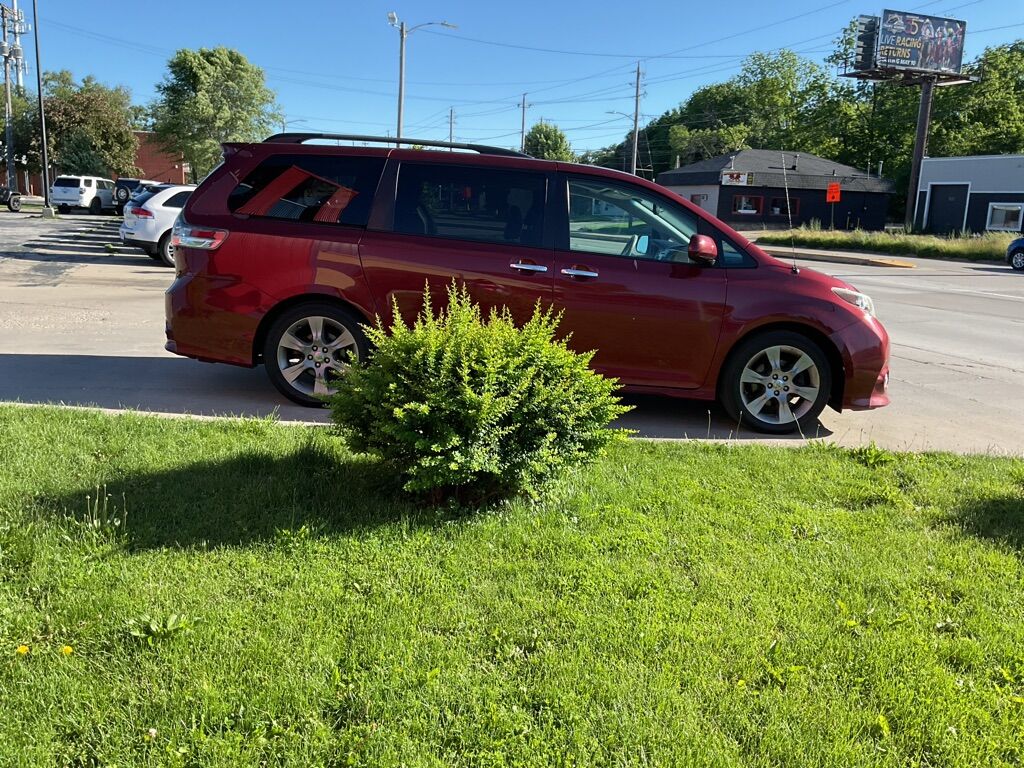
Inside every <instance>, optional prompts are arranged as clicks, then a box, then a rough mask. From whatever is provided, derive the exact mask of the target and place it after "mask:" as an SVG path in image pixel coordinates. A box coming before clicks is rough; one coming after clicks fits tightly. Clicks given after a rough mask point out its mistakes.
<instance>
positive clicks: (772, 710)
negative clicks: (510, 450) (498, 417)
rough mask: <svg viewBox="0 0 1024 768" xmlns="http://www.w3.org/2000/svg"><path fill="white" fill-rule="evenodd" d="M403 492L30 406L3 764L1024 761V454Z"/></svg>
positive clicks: (217, 427) (632, 457) (166, 431)
mask: <svg viewBox="0 0 1024 768" xmlns="http://www.w3.org/2000/svg"><path fill="white" fill-rule="evenodd" d="M97 485H99V486H101V487H102V486H104V485H105V486H106V494H109V498H108V499H107V501H106V504H107V509H106V512H105V513H104V511H103V504H100V506H99V509H93V510H92V512H91V513H88V514H87V509H89V507H90V504H87V501H86V496H87V495H92V496H95V490H94V489H95V488H96V486H97ZM396 498H397V497H396V494H395V490H394V483H393V481H392V480H391V478H389V477H388V476H387V475H386V474H385V473H384V472H382V471H381V470H380V469H379V468H378V467H376V466H374V465H373V464H371V463H369V462H367V461H365V460H363V459H361V458H358V457H353V456H351V455H349V454H348V453H347V452H346V450H345V448H344V447H343V445H342V444H340V442H339V441H338V440H336V439H335V438H333V437H331V436H330V433H328V432H327V431H326V430H324V429H312V428H310V429H307V428H292V427H284V426H279V425H276V424H274V423H272V422H269V421H232V422H200V421H184V420H181V421H169V420H157V419H150V418H144V417H139V416H132V415H128V416H119V417H111V416H105V415H102V414H99V413H91V412H74V411H64V410H57V409H37V408H19V407H0V702H2V707H0V710H2V712H3V716H2V717H0V765H3V766H17V767H18V768H25V767H26V766H43V765H46V766H50V765H83V766H92V765H114V764H117V765H120V766H148V765H182V766H186V765H189V766H191V765H195V766H199V765H201V766H239V765H295V766H319V765H331V766H341V765H366V766H397V765H409V766H421V765H422V766H428V765H429V766H445V765H472V766H513V765H514V766H523V765H530V766H556V765H637V766H640V765H643V766H672V765H684V766H685V765H716V766H717V765H721V766H729V765H736V766H740V765H742V766H844V767H845V766H857V765H891V766H904V765H931V766H957V767H959V766H980V765H1004V764H1006V765H1020V764H1021V762H1022V761H1024V569H1022V562H1021V558H1022V549H1021V548H1022V546H1024V462H1022V461H1021V460H1015V459H1000V458H988V457H974V458H965V457H958V456H952V455H893V454H889V453H885V452H882V451H874V450H867V449H862V450H860V451H845V450H840V449H834V448H829V447H823V446H815V447H810V448H804V449H799V450H790V449H772V448H766V447H756V446H754V447H739V446H729V445H725V446H723V445H712V444H697V443H691V444H666V443H653V442H641V441H633V442H630V443H629V444H626V445H622V446H619V447H616V448H615V449H614V450H613V451H612V452H611V453H610V454H609V455H608V456H606V457H605V458H604V459H603V460H602V461H601V462H600V463H599V464H597V465H596V466H595V467H593V468H591V469H589V470H587V471H586V473H584V474H582V475H580V476H578V477H572V478H567V479H566V480H565V481H564V482H563V483H562V484H561V485H559V486H558V487H557V488H555V489H554V491H553V493H552V495H551V497H550V498H549V499H547V500H546V501H545V502H543V503H540V504H534V505H531V504H528V503H514V504H510V505H508V506H505V507H502V508H499V509H492V510H490V511H485V512H471V511H466V510H457V509H447V510H444V511H426V510H423V509H418V508H416V507H415V506H412V505H410V504H407V503H404V502H401V501H396V500H395V499H396ZM92 503H94V502H92ZM125 515H126V522H124V523H123V524H120V525H115V524H114V523H113V520H114V519H120V518H121V517H123V516H125ZM174 615H179V616H181V617H184V618H180V619H175V618H172V617H173V616H174ZM151 729H153V730H151Z"/></svg>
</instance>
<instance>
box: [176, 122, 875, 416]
mask: <svg viewBox="0 0 1024 768" xmlns="http://www.w3.org/2000/svg"><path fill="white" fill-rule="evenodd" d="M338 138H346V139H351V138H353V137H343V136H341V135H336V134H306V135H298V136H297V135H295V134H290V135H289V134H281V135H278V136H272V137H270V138H269V139H267V140H266V141H264V142H262V143H253V144H225V145H224V162H223V164H222V165H221V166H220V167H219V168H218V169H217V170H215V171H214V172H213V173H211V174H210V176H208V177H207V178H206V179H205V180H204V181H203V182H202V184H200V185H199V187H198V188H197V189H196V191H195V192H193V194H192V196H191V197H190V198H189V201H188V203H187V204H186V206H185V208H184V210H183V211H182V214H181V216H180V217H179V219H178V221H177V222H176V223H175V227H174V238H173V243H174V247H175V253H174V257H175V261H176V266H177V272H176V279H175V281H174V283H173V284H172V285H171V286H170V288H168V290H167V294H166V316H167V328H166V330H167V345H166V346H167V349H168V350H170V351H171V352H175V353H177V354H179V355H185V356H188V357H194V358H198V359H200V360H206V361H214V362H226V363H233V364H235V365H242V366H250V367H251V366H255V365H257V364H260V363H262V364H263V365H264V366H265V368H266V370H267V373H268V374H269V376H270V379H271V381H272V382H273V383H274V385H275V386H276V387H277V388H278V389H279V390H280V391H281V392H282V393H283V394H284V395H285V396H287V397H289V398H291V399H292V400H294V401H295V402H298V403H302V404H307V405H318V404H320V403H321V399H320V398H321V397H322V396H323V395H326V394H328V393H329V392H330V391H331V386H332V379H333V378H334V377H335V376H338V375H343V374H344V371H345V370H346V367H347V366H348V365H349V364H350V363H351V362H352V361H353V360H360V359H363V358H364V356H365V355H366V354H367V353H368V351H369V350H368V347H367V341H366V337H365V335H364V333H363V331H362V325H363V324H366V323H369V322H372V321H373V319H374V318H375V317H377V316H380V317H381V318H382V320H383V321H384V322H385V323H389V322H390V321H391V319H392V317H391V315H392V306H394V305H397V307H398V310H399V312H400V313H401V314H402V315H403V316H404V317H405V318H406V319H411V318H412V317H414V316H415V315H416V314H417V313H418V312H419V311H420V309H421V306H422V295H423V288H424V283H426V284H427V285H429V286H430V288H431V291H432V293H433V295H434V296H435V298H436V299H438V300H439V299H442V298H443V297H444V296H445V290H446V288H447V286H448V285H449V283H450V282H451V281H452V280H453V279H456V280H458V281H460V282H462V283H464V284H465V285H466V287H467V288H468V290H469V292H470V294H471V295H472V296H473V298H474V299H475V300H476V301H477V302H478V303H479V304H480V305H481V306H482V308H483V309H484V311H485V312H486V311H487V310H488V309H489V308H491V307H497V306H505V307H507V308H508V309H509V310H510V312H511V313H512V315H513V317H514V318H515V319H517V320H520V321H523V320H525V319H526V318H527V317H529V316H530V315H531V313H532V312H533V309H534V306H535V304H536V302H537V301H538V300H540V301H542V302H543V303H545V304H550V305H553V306H554V308H555V309H556V310H557V311H558V312H561V313H562V322H561V326H560V328H561V332H563V333H565V334H570V333H571V334H572V336H571V346H572V347H573V348H575V349H577V350H580V351H587V350H597V353H596V355H595V356H594V358H593V361H592V365H593V367H594V368H595V369H596V370H598V371H600V372H601V373H603V374H607V375H609V376H615V377H617V378H618V379H619V381H620V382H621V383H622V385H623V386H624V387H625V389H627V390H629V391H634V392H649V393H656V394H664V395H672V396H677V397H686V398H697V399H705V400H711V399H715V398H717V399H718V400H720V401H721V403H722V404H723V405H724V407H725V409H726V410H727V411H728V413H729V414H730V415H731V417H732V418H733V419H735V420H736V421H737V422H742V423H743V424H745V425H747V426H748V427H754V428H757V429H759V430H763V431H766V432H776V433H782V432H789V431H793V430H796V429H802V430H808V429H809V428H811V426H812V425H813V423H814V421H815V419H816V418H817V416H818V414H819V413H820V412H821V410H822V409H823V408H824V407H825V405H826V404H828V405H831V406H832V407H833V408H835V409H836V410H842V409H854V410H860V409H869V408H878V407H880V406H884V405H886V404H887V403H888V402H889V397H888V393H887V387H888V380H889V362H888V361H889V338H888V336H887V334H886V332H885V329H884V328H883V327H882V325H881V323H880V322H879V321H878V320H877V319H876V318H875V314H874V306H873V304H872V302H871V299H870V298H868V297H867V296H866V295H864V294H862V293H859V292H858V291H857V290H856V289H855V288H853V286H851V285H849V284H848V283H845V282H843V281H842V280H838V279H836V278H832V277H828V276H826V275H824V274H820V273H818V272H814V271H812V270H809V269H799V270H798V269H794V268H793V267H791V266H790V265H788V264H785V263H783V262H781V261H779V260H777V259H774V258H772V257H771V256H769V255H768V254H766V253H765V252H764V251H762V250H761V249H759V248H758V247H757V246H755V245H753V244H752V243H750V242H749V241H748V240H746V239H745V238H744V237H743V236H742V235H740V234H739V233H737V232H735V231H734V230H732V229H731V228H729V227H728V226H726V225H725V224H723V223H721V222H720V221H718V220H717V219H715V218H713V217H712V216H711V215H709V214H707V213H705V212H704V211H702V210H701V209H700V208H698V207H696V206H694V205H693V204H691V203H690V202H689V201H687V200H684V199H683V198H681V197H679V196H678V195H675V194H673V193H672V192H670V191H669V190H667V189H665V188H663V187H660V186H658V185H656V184H654V183H652V182H649V181H645V180H642V179H638V178H636V177H635V176H630V175H628V174H624V173H621V172H619V171H613V170H608V169H605V168H596V167H591V166H583V165H575V164H572V163H559V162H552V161H542V160H535V159H532V158H529V157H526V156H525V155H520V154H519V153H517V152H512V151H510V150H502V149H496V148H490V147H481V146H475V145H451V144H444V143H441V142H418V141H417V142H416V143H417V144H423V145H425V146H442V147H446V148H450V149H462V150H467V149H468V150H474V151H475V154H472V153H469V152H464V151H463V152H454V151H452V152H438V151H429V150H425V149H394V148H374V147H351V146H335V145H331V146H329V145H325V144H310V143H306V142H307V141H308V140H310V139H338ZM379 141H381V142H385V141H386V140H384V139H380V140H379Z"/></svg>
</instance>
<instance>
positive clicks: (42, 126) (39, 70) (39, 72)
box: [32, 0, 53, 219]
mask: <svg viewBox="0 0 1024 768" xmlns="http://www.w3.org/2000/svg"><path fill="white" fill-rule="evenodd" d="M32 31H33V33H34V34H35V41H36V90H37V91H38V93H39V133H40V135H41V137H42V140H43V145H42V146H43V148H42V161H43V218H44V219H52V218H53V208H52V207H50V166H49V162H50V161H49V159H48V157H47V154H48V151H47V149H46V111H45V110H44V109H43V67H42V65H41V64H40V56H39V8H38V4H37V0H32Z"/></svg>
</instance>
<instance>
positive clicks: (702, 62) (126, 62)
mask: <svg viewBox="0 0 1024 768" xmlns="http://www.w3.org/2000/svg"><path fill="white" fill-rule="evenodd" d="M24 5H27V6H28V13H30V12H31V4H30V3H28V2H27V0H25V2H24ZM892 7H894V8H895V9H897V10H920V11H921V12H922V13H928V14H932V15H938V16H945V15H948V16H952V17H954V18H962V19H965V20H966V21H967V29H968V35H967V49H966V51H965V56H964V58H965V60H967V59H970V58H973V57H974V56H976V55H977V54H978V53H980V52H981V51H982V50H983V49H984V48H985V47H986V46H991V45H997V44H1000V43H1005V42H1009V41H1011V40H1015V39H1019V38H1024V0H937V1H936V0H933V1H931V2H913V1H912V2H908V3H906V4H905V5H902V6H901V5H899V4H898V3H897V4H895V5H894V6H892ZM392 10H393V11H396V12H397V13H398V15H399V16H400V17H401V18H402V19H404V20H405V21H406V23H407V24H408V25H410V26H412V25H415V24H420V23H423V22H431V21H442V20H445V21H449V22H451V23H454V24H457V25H458V29H456V30H448V29H444V28H441V27H438V26H431V27H425V28H422V29H419V30H417V31H416V32H414V33H413V34H411V35H410V36H409V39H408V44H407V70H406V102H405V129H404V134H405V135H406V136H415V137H420V138H438V139H446V138H447V137H448V111H449V107H453V108H454V110H455V135H456V138H457V139H459V140H464V141H486V142H489V143H492V144H496V145H504V146H513V145H515V146H518V143H519V127H520V111H519V101H520V99H521V97H522V94H523V93H524V92H526V93H527V103H528V104H529V105H531V106H530V107H529V110H528V112H527V127H529V126H530V125H532V124H533V123H534V122H536V121H537V120H539V119H540V118H544V119H545V120H547V121H552V122H555V123H557V124H558V125H559V127H561V128H562V129H563V130H565V131H566V133H567V134H568V136H569V139H570V141H571V142H572V144H573V148H574V149H575V150H576V151H578V152H579V151H582V150H584V149H591V148H596V147H601V146H606V145H608V144H611V143H614V142H615V141H617V140H619V139H621V138H622V136H623V135H624V134H625V133H626V131H627V130H628V129H629V127H630V121H629V120H628V119H627V118H626V117H623V116H618V115H615V114H609V111H614V110H619V111H622V112H627V113H631V112H632V108H633V78H634V69H635V67H636V61H637V58H638V57H639V58H642V64H641V67H642V70H643V73H644V86H643V94H644V95H643V100H642V104H641V112H642V114H643V116H644V121H646V120H648V119H650V118H653V117H656V116H657V115H659V114H661V113H662V112H664V111H665V110H666V109H669V108H671V107H673V106H676V105H678V104H679V102H681V101H683V100H685V98H686V97H687V96H688V95H689V94H690V93H691V92H692V91H693V90H694V89H696V88H698V87H700V86H701V85H704V84H707V83H711V82H718V81H720V80H724V79H727V78H728V77H730V76H732V75H733V74H735V73H736V72H737V71H738V69H739V65H740V62H741V61H742V59H743V57H744V56H746V55H748V54H749V53H751V52H753V51H758V50H762V51H763V50H772V49H777V48H781V47H788V48H791V49H793V50H796V51H798V52H800V53H801V54H802V55H805V56H807V57H808V58H812V59H815V60H818V61H820V60H821V59H822V58H823V57H824V56H826V55H827V54H828V53H829V52H830V51H831V50H832V40H833V39H834V38H835V37H836V35H837V34H838V32H839V30H840V29H841V28H842V27H843V26H844V25H845V24H846V23H847V22H848V21H849V20H850V19H851V18H853V17H854V16H857V15H858V14H861V13H869V14H876V15H877V14H880V13H881V11H882V7H881V6H879V7H872V6H869V5H865V3H864V2H863V0H838V1H836V0H825V1H824V2H816V1H815V0H787V2H780V3H764V2H761V1H759V2H753V1H751V0H732V2H719V3H714V2H700V3H697V2H692V0H691V2H682V1H680V0H672V1H671V2H670V1H668V0H647V2H644V3H628V2H627V3H622V2H618V3H599V2H593V1H592V2H552V1H551V0H549V1H548V2H541V1H540V0H520V1H519V2H515V3H497V2H488V1H487V0H482V1H481V0H477V1H476V2H441V1H440V0H438V1H437V2H416V3H411V2H408V1H406V2H404V3H402V2H392V1H390V0H389V2H384V3H379V2H375V1H374V2H370V1H362V0H360V1H359V2H355V1H353V0H333V1H331V0H293V2H284V3H282V2H270V1H269V0H244V1H242V0H232V1H231V2H224V1H223V0H222V1H220V2H216V1H215V0H206V2H197V1H196V0H175V1H173V2H153V3H141V4H140V3H123V2H119V3H111V2H103V3H96V2H81V1H80V0H63V1H62V2H55V1H54V0H40V2H39V13H40V31H41V33H42V40H41V48H42V52H43V69H47V70H49V69H69V70H71V71H72V73H73V74H74V75H75V76H76V77H79V78H80V77H83V76H85V75H88V74H92V75H94V76H95V77H97V78H98V79H99V80H101V81H103V82H105V83H107V84H111V85H113V84H120V85H126V86H128V87H129V88H130V89H131V91H132V94H133V97H134V100H135V101H136V102H137V103H147V102H149V101H150V100H151V99H152V98H153V96H154V86H155V84H156V83H157V82H158V81H159V80H160V79H161V78H162V77H163V74H164V67H165V63H166V60H167V58H168V56H169V55H170V54H171V53H173V51H174V50H176V49H178V48H197V47H201V46H215V45H226V46H230V47H233V48H237V49H238V50H240V51H241V52H242V53H244V54H245V55H246V56H247V57H248V58H249V59H250V60H251V61H253V62H255V63H256V64H258V65H260V66H262V67H264V68H265V70H266V73H267V80H268V84H269V85H270V86H271V87H272V88H273V89H274V90H276V92H277V94H278V100H279V102H280V104H281V107H282V108H283V111H284V112H285V113H286V116H287V119H288V120H289V121H294V122H292V123H291V124H290V125H289V129H290V130H309V129H320V130H327V131H338V132H346V133H371V134H376V135H383V134H384V133H385V132H389V131H390V132H391V134H392V135H393V134H394V130H395V118H396V94H397V73H398V32H397V30H395V29H393V28H392V27H390V26H388V23H387V19H386V17H387V12H388V11H392ZM975 30H977V31H975ZM480 41H484V42H480ZM25 43H26V49H27V51H26V52H27V54H28V58H29V61H31V62H33V63H34V58H33V53H32V51H31V50H30V49H31V36H29V39H28V40H26V41H25ZM531 49H550V50H531ZM553 51H558V52H553ZM32 79H33V80H34V75H33V76H32Z"/></svg>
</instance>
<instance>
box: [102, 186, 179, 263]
mask: <svg viewBox="0 0 1024 768" xmlns="http://www.w3.org/2000/svg"><path fill="white" fill-rule="evenodd" d="M194 189H195V186H193V185H191V184H161V185H160V186H158V187H155V188H152V189H151V190H149V191H147V192H143V193H142V194H140V195H137V196H134V197H132V199H131V200H130V201H129V202H128V204H127V205H126V206H125V207H124V221H123V222H121V230H120V235H121V242H122V243H124V244H125V245H134V246H136V247H137V248H141V249H142V250H144V251H145V252H146V253H148V254H149V256H150V258H152V259H153V260H154V261H160V262H163V263H164V265H166V266H168V267H173V266H174V246H173V245H171V228H172V227H173V226H174V220H175V219H176V218H178V214H179V213H181V209H182V208H183V207H184V206H185V202H186V201H187V200H188V196H189V195H191V194H192V190H194Z"/></svg>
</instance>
